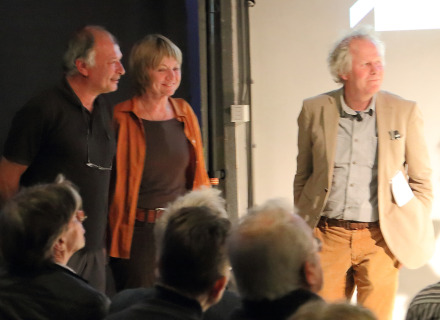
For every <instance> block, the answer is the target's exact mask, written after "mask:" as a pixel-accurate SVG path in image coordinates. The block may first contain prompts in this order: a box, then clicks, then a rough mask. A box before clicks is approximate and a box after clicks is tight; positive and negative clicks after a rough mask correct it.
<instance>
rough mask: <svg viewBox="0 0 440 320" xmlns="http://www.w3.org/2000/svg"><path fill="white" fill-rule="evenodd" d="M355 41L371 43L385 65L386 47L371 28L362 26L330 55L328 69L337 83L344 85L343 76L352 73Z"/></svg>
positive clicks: (341, 42) (353, 31)
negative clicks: (352, 42) (353, 41)
mask: <svg viewBox="0 0 440 320" xmlns="http://www.w3.org/2000/svg"><path fill="white" fill-rule="evenodd" d="M355 39H363V40H368V41H371V43H373V44H374V45H375V46H376V48H377V51H378V52H379V55H380V56H381V57H382V61H383V63H385V45H384V44H383V42H382V41H380V40H379V38H378V37H377V35H376V34H375V33H374V32H373V28H372V27H371V26H361V27H359V28H357V29H355V30H352V31H351V32H349V33H348V34H346V35H345V36H343V37H342V38H341V39H340V40H338V41H337V42H336V43H335V44H334V46H333V48H332V50H331V51H330V53H329V56H328V58H327V62H328V67H329V69H330V73H331V75H332V77H333V80H334V81H335V82H336V83H344V80H343V79H342V78H341V75H343V74H346V73H348V72H350V71H351V62H352V57H351V53H350V43H351V41H352V40H355Z"/></svg>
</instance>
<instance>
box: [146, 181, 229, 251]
mask: <svg viewBox="0 0 440 320" xmlns="http://www.w3.org/2000/svg"><path fill="white" fill-rule="evenodd" d="M187 207H207V208H209V209H210V210H211V211H212V212H213V213H215V214H217V215H218V216H219V217H223V218H228V214H227V213H226V210H225V199H224V198H222V196H221V191H220V190H218V189H214V188H206V187H203V188H200V189H197V190H193V191H190V192H188V193H187V194H185V195H183V196H181V197H179V198H177V199H176V200H175V201H173V202H172V203H170V204H169V205H168V207H167V208H166V209H165V212H164V214H163V215H162V216H161V217H160V219H159V220H158V221H157V222H156V224H155V226H154V238H155V242H156V248H157V251H159V249H160V244H161V242H162V238H163V233H164V231H165V229H166V226H167V224H168V221H169V220H170V218H171V217H172V216H173V215H175V214H176V213H177V212H179V210H180V209H182V208H187Z"/></svg>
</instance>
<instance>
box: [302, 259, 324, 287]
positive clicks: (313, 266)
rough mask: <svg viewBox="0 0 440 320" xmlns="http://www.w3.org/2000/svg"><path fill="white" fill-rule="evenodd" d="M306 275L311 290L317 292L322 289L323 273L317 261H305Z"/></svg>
mask: <svg viewBox="0 0 440 320" xmlns="http://www.w3.org/2000/svg"><path fill="white" fill-rule="evenodd" d="M304 277H305V281H306V282H307V285H308V287H309V288H310V290H311V291H313V292H317V291H319V290H320V289H321V286H322V275H321V269H320V268H319V267H318V264H317V263H314V262H310V261H306V262H305V263H304Z"/></svg>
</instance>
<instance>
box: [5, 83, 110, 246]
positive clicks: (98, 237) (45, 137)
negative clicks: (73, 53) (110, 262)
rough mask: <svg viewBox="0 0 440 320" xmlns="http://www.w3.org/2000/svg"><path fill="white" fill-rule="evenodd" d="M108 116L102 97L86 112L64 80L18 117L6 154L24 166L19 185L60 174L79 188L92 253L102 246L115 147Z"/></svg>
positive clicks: (49, 180)
mask: <svg viewBox="0 0 440 320" xmlns="http://www.w3.org/2000/svg"><path fill="white" fill-rule="evenodd" d="M112 113H113V110H112V106H111V105H110V104H109V103H108V102H107V101H106V100H105V98H103V97H98V98H97V99H96V100H95V103H94V107H93V111H92V112H91V113H90V112H89V111H88V110H87V109H86V108H84V107H83V106H82V104H81V102H80V100H79V98H78V97H77V96H76V94H75V93H74V92H73V90H72V89H71V88H70V86H69V84H68V82H67V81H66V80H64V81H63V82H62V83H61V85H59V86H57V87H55V88H53V89H51V90H48V91H45V92H43V93H42V94H40V95H38V96H36V97H35V98H33V99H32V100H30V101H29V102H28V103H27V104H26V105H25V106H24V107H23V108H22V109H21V110H19V111H18V112H17V114H16V115H15V117H14V119H13V122H12V126H11V130H10V132H9V135H8V138H7V141H6V144H5V149H4V157H5V158H7V159H8V160H9V161H13V162H16V163H20V164H24V165H27V166H28V169H27V170H26V171H25V172H24V173H23V175H22V177H21V180H20V184H21V185H22V186H29V185H33V184H36V183H42V182H53V181H54V179H55V177H56V176H57V175H58V174H59V173H62V174H63V175H64V176H65V177H66V178H67V179H69V180H71V181H72V182H73V183H75V184H76V185H77V186H78V187H79V189H80V194H81V196H82V198H83V209H84V211H85V212H86V214H87V216H88V219H87V220H86V221H85V222H84V228H85V230H86V234H85V236H86V248H88V249H91V250H94V249H99V248H102V247H103V246H104V236H105V230H106V224H107V212H108V190H109V180H110V170H109V169H110V168H111V165H112V161H113V157H114V153H115V147H116V141H115V137H114V131H113V127H112ZM90 163H91V164H92V165H90ZM88 164H89V165H88Z"/></svg>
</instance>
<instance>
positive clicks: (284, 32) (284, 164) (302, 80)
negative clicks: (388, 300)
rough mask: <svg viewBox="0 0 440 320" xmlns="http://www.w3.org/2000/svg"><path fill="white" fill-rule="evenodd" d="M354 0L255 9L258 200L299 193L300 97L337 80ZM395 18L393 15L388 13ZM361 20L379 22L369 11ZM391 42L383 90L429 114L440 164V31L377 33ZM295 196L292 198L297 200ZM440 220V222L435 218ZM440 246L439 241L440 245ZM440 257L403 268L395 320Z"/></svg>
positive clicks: (281, 0)
mask: <svg viewBox="0 0 440 320" xmlns="http://www.w3.org/2000/svg"><path fill="white" fill-rule="evenodd" d="M355 2H356V1H355V0H258V1H256V5H255V7H253V8H251V9H250V35H251V71H252V79H253V82H254V84H253V86H252V126H253V129H252V130H253V142H254V148H253V161H254V162H253V163H254V177H253V178H254V190H255V195H254V196H255V202H256V203H257V204H259V203H261V202H263V201H264V200H266V199H268V198H272V197H286V198H288V199H293V196H292V192H293V187H292V184H293V177H294V174H295V170H296V155H297V145H296V144H297V130H298V128H297V123H296V120H297V117H298V114H299V112H300V108H301V104H302V100H303V99H304V98H306V97H310V96H314V95H317V94H319V93H323V92H326V91H329V90H332V89H335V88H337V87H338V86H337V85H336V84H335V83H334V82H333V81H332V79H331V77H330V74H329V72H328V69H327V64H326V58H327V54H328V52H329V49H330V48H331V46H332V44H333V43H334V41H335V40H336V39H338V38H339V37H340V36H341V35H343V34H344V33H345V32H346V31H348V30H349V29H350V27H349V8H350V7H351V6H352V5H353V4H354V3H355ZM389 18H390V19H392V18H393V17H389ZM361 24H370V25H374V14H373V13H369V14H368V15H367V16H366V17H365V18H364V19H363V20H362V21H361ZM379 35H380V37H381V39H382V40H383V41H384V42H385V45H386V67H385V80H384V84H383V89H384V90H388V91H392V92H394V93H396V94H399V95H401V96H403V97H404V98H407V99H411V100H416V101H417V102H418V104H419V106H420V108H421V110H422V113H423V115H424V119H425V129H426V130H425V131H426V137H427V142H428V146H429V151H430V157H431V162H432V164H437V163H439V156H440V155H439V149H440V144H439V143H440V139H439V136H440V128H439V121H438V119H439V118H440V117H439V113H440V99H439V98H438V97H437V92H438V88H439V87H440V30H418V31H393V32H379ZM439 178H440V170H439V169H438V166H435V167H434V168H433V183H434V195H435V201H434V210H433V215H434V217H435V218H438V217H440V210H439V199H440V194H439V191H438V184H439ZM292 201H293V200H292ZM436 224H438V221H436ZM439 246H440V245H439ZM437 256H440V254H439V253H436V255H435V257H434V259H433V260H432V263H431V264H429V265H427V266H425V267H423V268H421V269H418V270H407V269H405V268H403V269H402V271H401V276H400V286H399V293H398V297H397V299H396V308H395V309H396V312H395V319H402V318H403V316H404V312H405V309H406V304H407V303H408V299H410V298H411V297H412V296H413V295H414V294H415V293H416V292H417V291H418V290H420V289H421V288H422V287H423V286H425V285H427V284H429V283H432V282H436V281H438V278H439V274H440V271H439V268H440V263H439V261H440V259H437V258H436V257H437Z"/></svg>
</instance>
